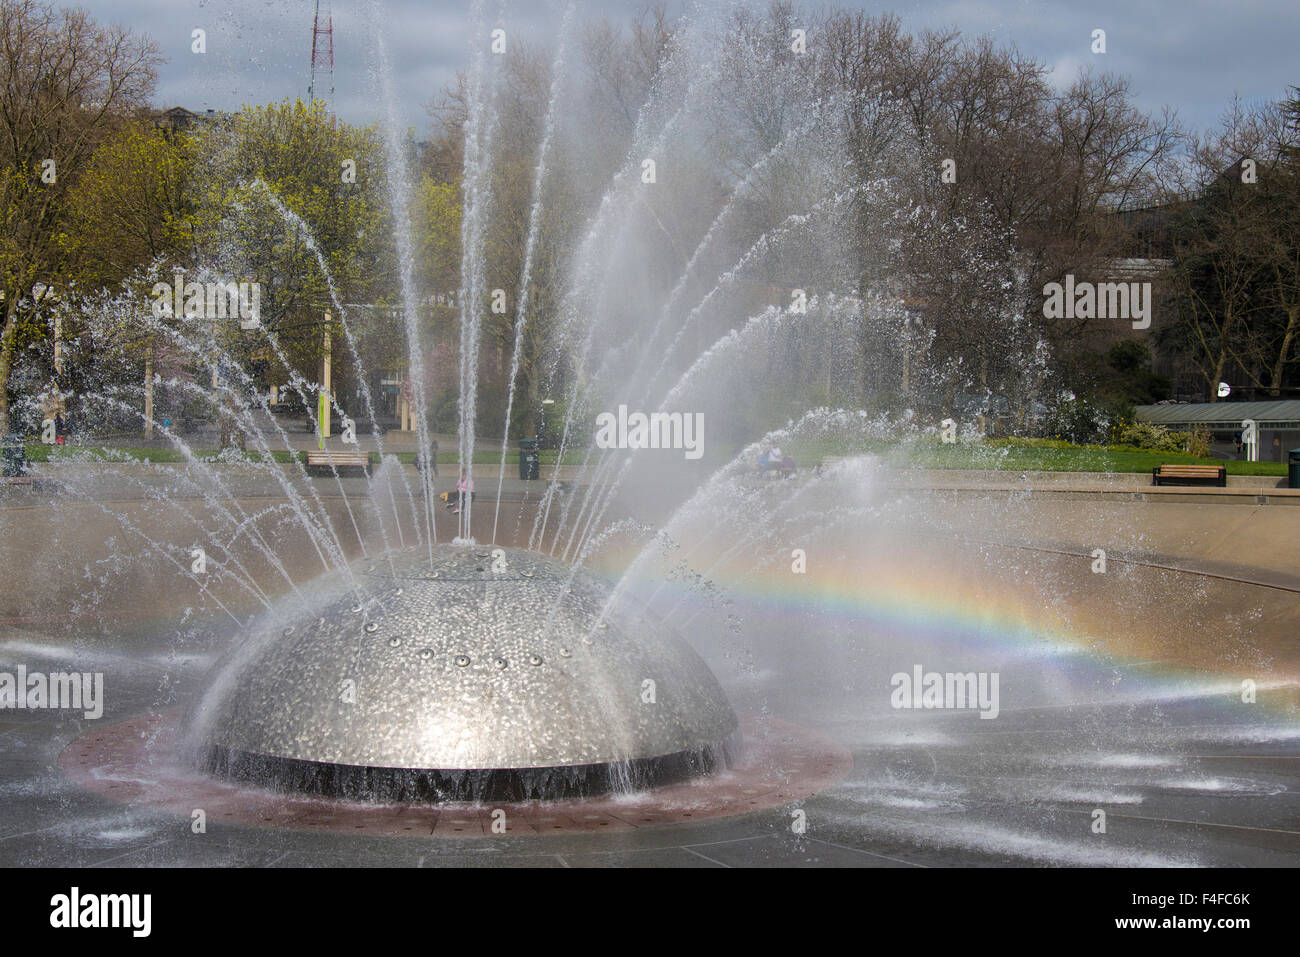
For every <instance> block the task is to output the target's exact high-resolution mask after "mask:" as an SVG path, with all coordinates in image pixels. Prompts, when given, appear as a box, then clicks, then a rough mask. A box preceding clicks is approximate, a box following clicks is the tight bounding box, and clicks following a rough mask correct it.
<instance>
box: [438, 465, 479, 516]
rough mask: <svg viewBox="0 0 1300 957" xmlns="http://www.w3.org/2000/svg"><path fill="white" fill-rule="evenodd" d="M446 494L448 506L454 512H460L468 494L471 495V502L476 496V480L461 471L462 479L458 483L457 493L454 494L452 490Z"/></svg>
mask: <svg viewBox="0 0 1300 957" xmlns="http://www.w3.org/2000/svg"><path fill="white" fill-rule="evenodd" d="M445 494H446V496H447V507H448V508H449V509H451V510H452V511H453V512H459V511H460V510H461V507H462V506H463V505H464V504H465V496H466V495H468V496H469V500H470V501H471V502H472V501H474V499H475V497H476V496H475V495H474V480H473V479H472V478H469V477H468V476H467V475H466V474H465V473H464V472H463V471H462V472H461V473H460V481H459V482H457V483H456V492H455V494H452V493H450V492H448V493H445Z"/></svg>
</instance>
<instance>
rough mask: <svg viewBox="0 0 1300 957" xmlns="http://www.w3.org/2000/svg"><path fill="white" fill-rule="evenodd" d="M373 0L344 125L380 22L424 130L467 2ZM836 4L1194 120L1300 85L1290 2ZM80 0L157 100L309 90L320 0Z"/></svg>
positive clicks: (346, 43) (352, 113)
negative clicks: (156, 58)
mask: <svg viewBox="0 0 1300 957" xmlns="http://www.w3.org/2000/svg"><path fill="white" fill-rule="evenodd" d="M373 2H374V0H334V4H333V5H334V45H335V50H334V55H335V64H336V65H335V89H336V96H335V109H336V111H337V112H338V114H339V115H340V116H341V117H342V118H343V119H345V120H348V121H349V122H356V123H366V122H370V121H371V120H373V119H375V118H376V117H377V115H378V109H377V105H376V95H375V83H374V78H373V71H374V69H375V49H374V30H375V24H376V23H377V22H379V20H385V21H386V30H385V36H386V42H387V45H388V49H389V59H390V63H391V64H392V68H393V70H394V75H393V80H394V87H395V88H396V90H397V92H398V96H399V97H400V98H401V101H402V102H401V110H402V117H403V119H404V120H405V121H406V122H407V123H408V124H410V125H412V126H414V127H415V128H416V129H417V131H418V132H420V133H423V132H424V131H425V130H426V129H427V126H428V119H427V115H426V113H425V109H424V105H425V104H426V103H427V102H428V101H429V100H430V99H431V98H433V97H434V96H436V95H437V94H438V93H439V92H440V91H441V90H442V89H443V87H445V86H446V85H448V84H450V83H451V82H453V80H454V78H455V74H456V71H457V70H459V69H463V68H464V67H465V65H466V63H467V62H468V49H467V45H468V39H469V37H468V10H469V4H468V2H467V0H387V2H384V3H382V4H381V5H382V7H383V10H384V13H385V15H384V16H383V17H381V18H376V17H375V15H374V6H373ZM840 2H841V5H843V6H846V7H851V8H855V9H863V10H866V11H868V12H871V13H881V12H885V11H893V12H895V13H897V14H898V15H899V16H900V17H901V18H902V20H903V23H904V25H905V26H906V27H908V28H909V29H913V30H919V29H923V28H927V27H943V26H956V27H959V28H960V29H961V30H962V31H963V32H965V33H968V34H972V35H973V34H991V35H992V36H994V37H995V38H997V39H998V40H1000V41H1002V42H1006V43H1014V44H1015V45H1016V46H1017V47H1019V49H1020V50H1021V51H1022V52H1024V53H1026V54H1028V55H1030V56H1033V57H1035V58H1036V59H1038V60H1040V61H1042V62H1044V63H1045V64H1047V65H1048V66H1049V67H1051V68H1052V69H1053V71H1054V72H1053V78H1054V81H1055V82H1058V83H1060V84H1064V83H1067V82H1068V81H1069V79H1071V78H1072V77H1073V76H1075V75H1076V74H1077V72H1078V70H1079V69H1080V68H1081V67H1087V66H1092V67H1094V68H1096V69H1102V70H1109V71H1112V72H1116V73H1120V74H1124V75H1126V76H1128V77H1130V79H1131V80H1132V81H1133V89H1134V93H1135V95H1136V97H1137V99H1138V102H1139V104H1140V105H1141V106H1142V107H1143V108H1145V109H1147V110H1151V111H1155V110H1158V109H1159V108H1160V107H1161V106H1162V105H1165V104H1168V105H1170V106H1173V107H1176V108H1177V109H1178V111H1179V114H1180V116H1181V117H1182V118H1183V120H1184V122H1185V123H1187V124H1189V125H1191V126H1193V127H1196V128H1204V127H1206V126H1208V125H1210V124H1212V123H1214V121H1215V120H1216V119H1217V118H1218V116H1219V115H1220V113H1221V112H1222V111H1223V109H1224V107H1225V105H1226V104H1227V102H1228V100H1229V99H1230V98H1231V96H1232V94H1233V92H1234V91H1237V92H1240V93H1241V95H1242V96H1243V97H1245V98H1246V99H1248V100H1262V99H1270V98H1274V97H1277V96H1280V95H1282V94H1284V93H1285V92H1286V89H1287V87H1288V85H1290V84H1300V70H1297V69H1296V66H1295V60H1294V51H1295V50H1296V48H1297V46H1298V45H1300V43H1298V42H1300V4H1297V3H1295V0H1254V2H1250V3H1241V4H1225V3H1222V2H1221V0H1186V2H1160V3H1135V2H1133V0H1097V2H1090V3H1088V4H1086V5H1083V4H1076V3H1074V2H1070V0H942V2H933V3H929V2H912V3H902V4H888V3H878V2H867V0H840ZM79 5H81V6H84V7H85V8H86V9H88V10H89V11H90V12H91V13H92V14H93V15H94V16H95V17H96V18H97V19H100V20H108V21H114V22H118V23H123V24H126V25H128V26H131V27H133V28H135V29H137V30H139V31H141V32H145V33H148V34H149V35H150V36H152V37H153V38H154V40H156V41H157V42H158V44H159V45H160V47H161V48H162V50H163V52H164V54H165V55H166V56H167V57H168V60H169V62H168V63H167V64H166V66H164V67H163V70H162V75H161V82H160V84H159V91H158V97H157V99H158V101H159V103H160V105H167V106H170V105H174V104H181V105H184V106H187V107H189V108H191V109H200V110H201V109H207V108H211V109H219V110H228V109H234V108H238V107H239V106H240V105H242V104H244V103H265V102H270V101H276V100H281V99H284V98H285V97H289V96H303V97H305V96H306V93H307V81H308V60H309V54H310V51H311V20H312V11H313V9H314V2H313V0H226V2H214V0H80V4H79ZM641 5H642V3H641V0H588V2H587V3H585V4H583V7H584V9H585V10H586V12H587V14H588V15H589V16H608V17H610V18H612V19H628V18H630V17H631V16H632V15H633V14H634V13H635V12H636V11H637V10H638V9H639V8H640V7H641ZM1085 6H1086V9H1084V7H1085ZM682 7H683V4H681V3H680V2H679V3H676V4H671V5H670V9H677V10H680V9H682ZM506 9H507V13H506V15H505V17H504V19H503V21H502V25H503V26H505V27H507V29H509V30H510V31H511V35H512V36H517V37H521V38H525V39H528V40H531V41H534V42H541V43H547V42H549V41H550V40H551V39H552V38H553V36H554V31H555V28H556V24H557V22H558V19H559V7H558V4H556V3H553V2H551V0H510V2H508V3H507V4H506ZM196 27H197V28H202V29H204V30H206V31H207V37H208V52H207V54H205V55H203V56H199V55H196V54H193V53H191V52H190V32H191V30H193V29H195V28H196ZM1094 29H1104V30H1105V31H1106V39H1107V53H1106V54H1105V55H1104V56H1097V55H1094V54H1092V53H1091V52H1090V51H1089V46H1090V43H1091V33H1092V31H1093V30H1094ZM810 40H811V41H812V42H815V36H813V37H810Z"/></svg>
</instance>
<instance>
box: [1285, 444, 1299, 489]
mask: <svg viewBox="0 0 1300 957" xmlns="http://www.w3.org/2000/svg"><path fill="white" fill-rule="evenodd" d="M1286 475H1287V483H1286V484H1287V485H1288V486H1289V487H1290V488H1300V449H1292V450H1291V451H1290V452H1288V453H1287V455H1286Z"/></svg>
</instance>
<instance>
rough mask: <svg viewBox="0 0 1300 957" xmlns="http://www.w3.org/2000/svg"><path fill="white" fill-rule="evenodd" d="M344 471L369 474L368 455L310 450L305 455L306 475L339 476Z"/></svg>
mask: <svg viewBox="0 0 1300 957" xmlns="http://www.w3.org/2000/svg"><path fill="white" fill-rule="evenodd" d="M344 469H348V470H351V469H360V470H361V474H362V475H369V474H370V453H369V452H349V451H343V450H341V449H312V450H311V451H309V452H308V453H307V474H308V475H332V474H333V473H334V471H335V470H337V471H338V472H339V473H340V474H341V473H342V472H343V470H344Z"/></svg>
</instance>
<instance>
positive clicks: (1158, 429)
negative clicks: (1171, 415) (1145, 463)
mask: <svg viewBox="0 0 1300 957" xmlns="http://www.w3.org/2000/svg"><path fill="white" fill-rule="evenodd" d="M1191 438H1192V436H1191V433H1189V432H1171V431H1170V430H1169V429H1166V428H1165V427H1164V426H1162V425H1151V424H1149V423H1147V422H1131V423H1125V424H1124V425H1123V426H1121V427H1120V430H1119V442H1120V444H1121V445H1129V446H1132V447H1133V448H1135V449H1143V450H1147V451H1151V452H1183V451H1186V449H1187V446H1188V444H1189V442H1190V441H1191ZM1207 448H1208V447H1207Z"/></svg>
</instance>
